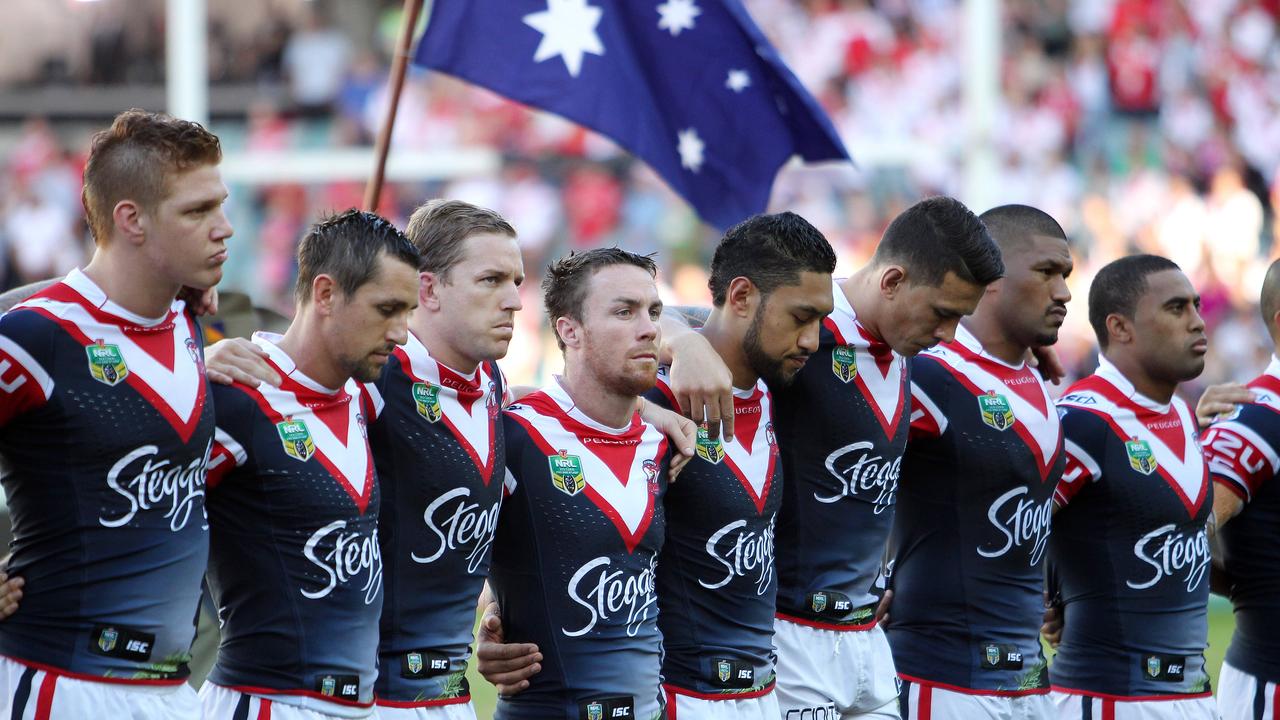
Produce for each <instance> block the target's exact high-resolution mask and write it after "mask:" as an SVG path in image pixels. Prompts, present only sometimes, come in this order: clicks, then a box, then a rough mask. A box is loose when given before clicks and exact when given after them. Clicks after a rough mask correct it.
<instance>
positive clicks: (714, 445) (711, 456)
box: [697, 425, 724, 465]
mask: <svg viewBox="0 0 1280 720" xmlns="http://www.w3.org/2000/svg"><path fill="white" fill-rule="evenodd" d="M697 453H698V457H700V458H702V459H703V460H706V461H707V462H709V463H711V464H712V465H716V464H719V462H720V461H721V460H723V459H724V445H723V444H722V443H721V442H720V438H716V439H715V440H712V439H711V434H710V433H708V432H707V426H706V425H703V426H702V427H699V428H698V447H697Z"/></svg>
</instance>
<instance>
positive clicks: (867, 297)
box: [836, 265, 884, 342]
mask: <svg viewBox="0 0 1280 720" xmlns="http://www.w3.org/2000/svg"><path fill="white" fill-rule="evenodd" d="M876 272H877V270H876V267H875V265H868V266H866V267H864V268H862V269H861V270H859V271H858V272H856V273H854V274H852V275H850V276H849V277H848V278H846V279H845V280H844V282H841V283H839V284H838V285H837V286H836V287H838V288H840V291H841V292H843V293H844V297H845V299H846V300H848V301H849V307H851V308H853V314H854V315H855V316H857V318H858V324H859V325H861V326H862V328H863V329H864V330H866V331H867V332H868V333H870V334H871V337H872V338H874V339H876V340H879V341H880V342H884V333H882V332H881V331H880V324H881V322H882V318H881V317H880V308H881V307H882V305H881V302H880V300H881V295H880V286H879V280H880V276H879V275H877V274H876Z"/></svg>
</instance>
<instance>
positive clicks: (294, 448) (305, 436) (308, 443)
mask: <svg viewBox="0 0 1280 720" xmlns="http://www.w3.org/2000/svg"><path fill="white" fill-rule="evenodd" d="M276 432H278V433H280V444H281V445H282V446H283V447H284V452H285V454H286V455H288V456H289V457H291V458H293V459H294V460H300V461H302V462H306V461H308V460H310V459H311V456H312V455H315V454H316V444H315V441H313V440H312V439H311V431H310V430H308V429H307V424H306V423H305V422H303V421H301V420H294V419H293V418H285V419H284V420H283V421H282V422H278V423H276Z"/></svg>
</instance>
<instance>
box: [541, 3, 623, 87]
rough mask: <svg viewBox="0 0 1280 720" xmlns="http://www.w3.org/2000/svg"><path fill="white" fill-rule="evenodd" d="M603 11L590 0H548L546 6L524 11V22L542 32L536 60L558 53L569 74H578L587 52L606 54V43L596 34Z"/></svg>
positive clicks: (576, 75) (551, 56)
mask: <svg viewBox="0 0 1280 720" xmlns="http://www.w3.org/2000/svg"><path fill="white" fill-rule="evenodd" d="M603 13H604V11H603V10H601V9H600V8H598V7H594V6H591V5H588V4H587V0H547V9H546V10H544V11H542V12H536V13H530V14H528V15H525V16H524V24H525V25H528V26H529V27H531V28H533V29H534V30H537V31H538V32H540V33H542V42H541V43H539V44H538V49H537V51H536V52H535V53H534V54H533V61H534V62H542V61H543V60H546V59H548V58H553V57H555V56H557V55H559V56H560V58H561V59H562V60H564V66H565V68H566V69H568V71H569V74H570V75H571V76H573V77H578V73H580V72H582V57H583V55H584V54H586V53H591V54H592V55H604V44H603V43H601V42H600V36H599V35H597V34H596V26H597V25H599V24H600V16H601V15H602V14H603Z"/></svg>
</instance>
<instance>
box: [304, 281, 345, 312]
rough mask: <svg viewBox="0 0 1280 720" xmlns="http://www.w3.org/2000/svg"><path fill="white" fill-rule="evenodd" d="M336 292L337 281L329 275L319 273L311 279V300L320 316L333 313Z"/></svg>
mask: <svg viewBox="0 0 1280 720" xmlns="http://www.w3.org/2000/svg"><path fill="white" fill-rule="evenodd" d="M338 292H339V290H338V283H337V282H336V281H334V279H333V276H331V275H325V274H323V273H321V274H320V275H317V276H316V277H315V279H314V280H312V281H311V302H312V304H314V305H315V306H316V310H317V312H319V313H320V315H321V316H325V317H327V316H329V315H332V314H333V308H334V305H335V304H336V302H337V300H338Z"/></svg>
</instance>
